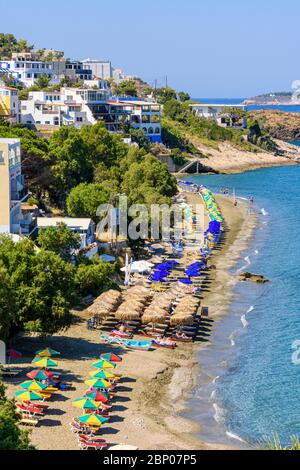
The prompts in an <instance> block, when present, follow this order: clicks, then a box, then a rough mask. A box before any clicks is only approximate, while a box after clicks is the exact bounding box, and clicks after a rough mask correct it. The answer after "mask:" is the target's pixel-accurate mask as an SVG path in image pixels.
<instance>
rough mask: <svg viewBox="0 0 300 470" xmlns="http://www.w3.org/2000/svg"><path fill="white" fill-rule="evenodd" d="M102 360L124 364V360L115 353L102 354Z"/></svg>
mask: <svg viewBox="0 0 300 470" xmlns="http://www.w3.org/2000/svg"><path fill="white" fill-rule="evenodd" d="M100 358H101V359H104V360H105V361H108V362H122V360H123V359H122V358H121V357H120V356H117V355H116V354H114V353H106V354H100Z"/></svg>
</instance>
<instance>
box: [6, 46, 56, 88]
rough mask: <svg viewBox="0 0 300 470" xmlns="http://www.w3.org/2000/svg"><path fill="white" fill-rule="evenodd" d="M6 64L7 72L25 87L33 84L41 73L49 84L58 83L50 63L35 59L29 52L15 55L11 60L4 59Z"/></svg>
mask: <svg viewBox="0 0 300 470" xmlns="http://www.w3.org/2000/svg"><path fill="white" fill-rule="evenodd" d="M6 64H7V72H8V73H9V74H11V75H12V76H13V77H14V78H15V79H16V80H18V81H19V82H21V83H22V84H23V85H24V86H25V87H26V88H28V87H30V86H32V85H34V83H35V82H36V81H37V79H38V78H39V76H40V75H42V74H45V75H46V76H47V78H48V79H49V80H50V84H51V85H54V84H57V83H59V80H58V78H57V76H56V75H55V74H54V70H53V65H52V63H51V62H43V61H40V60H35V59H34V56H33V55H30V53H27V54H25V53H22V54H20V55H17V56H15V57H14V58H13V59H12V60H8V61H6ZM3 65H5V64H4V63H2V67H3ZM0 66H1V64H0Z"/></svg>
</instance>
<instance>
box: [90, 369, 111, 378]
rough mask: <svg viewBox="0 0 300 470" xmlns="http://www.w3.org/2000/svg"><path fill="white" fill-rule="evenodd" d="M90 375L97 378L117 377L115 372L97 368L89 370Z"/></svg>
mask: <svg viewBox="0 0 300 470" xmlns="http://www.w3.org/2000/svg"><path fill="white" fill-rule="evenodd" d="M89 375H90V376H91V377H94V378H95V379H115V378H116V376H115V375H114V374H112V373H111V372H108V371H107V370H104V369H100V370H96V371H95V372H94V371H93V372H89Z"/></svg>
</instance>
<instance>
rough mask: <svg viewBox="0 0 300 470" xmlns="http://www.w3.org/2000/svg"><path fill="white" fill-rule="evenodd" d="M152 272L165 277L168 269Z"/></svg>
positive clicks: (167, 274)
mask: <svg viewBox="0 0 300 470" xmlns="http://www.w3.org/2000/svg"><path fill="white" fill-rule="evenodd" d="M153 274H154V275H157V276H161V277H166V276H169V275H170V273H169V271H154V272H153Z"/></svg>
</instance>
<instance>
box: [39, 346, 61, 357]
mask: <svg viewBox="0 0 300 470" xmlns="http://www.w3.org/2000/svg"><path fill="white" fill-rule="evenodd" d="M35 354H36V355H37V356H39V357H52V356H58V355H59V354H60V352H58V351H55V349H51V348H44V349H40V350H39V351H36V353H35Z"/></svg>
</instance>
